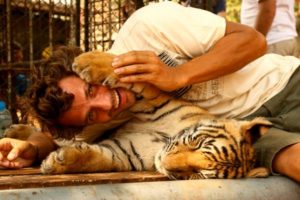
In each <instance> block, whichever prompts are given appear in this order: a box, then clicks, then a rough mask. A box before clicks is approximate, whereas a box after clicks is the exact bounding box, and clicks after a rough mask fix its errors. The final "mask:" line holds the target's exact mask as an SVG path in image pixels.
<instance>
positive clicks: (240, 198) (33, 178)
mask: <svg viewBox="0 0 300 200" xmlns="http://www.w3.org/2000/svg"><path fill="white" fill-rule="evenodd" d="M13 172H15V173H13ZM9 174H10V175H9ZM0 199H1V200H28V199H30V200H52V199H53V200H69V199H70V200H77V199H78V200H100V199H122V200H123V199H124V200H127V199H128V200H132V199H142V200H148V199H149V200H156V199H158V200H170V199H171V200H176V199H180V200H181V199H197V200H202V199H205V200H300V184H298V183H295V182H294V181H292V180H290V179H288V178H285V177H281V176H271V177H269V178H257V179H254V178H251V179H239V180H220V179H215V180H213V179H210V180H187V181H185V180H184V181H183V180H181V181H170V180H168V179H167V178H166V177H164V176H162V175H160V174H157V173H153V172H124V173H95V174H70V175H41V174H40V173H39V171H38V170H37V169H25V170H1V171H0Z"/></svg>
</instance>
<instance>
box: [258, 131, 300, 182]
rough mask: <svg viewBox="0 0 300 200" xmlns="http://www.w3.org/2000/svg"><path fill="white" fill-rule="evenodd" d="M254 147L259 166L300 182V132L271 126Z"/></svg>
mask: <svg viewBox="0 0 300 200" xmlns="http://www.w3.org/2000/svg"><path fill="white" fill-rule="evenodd" d="M254 147H255V150H256V154H257V161H258V165H259V166H265V167H267V168H269V169H270V170H271V172H272V174H282V175H286V176H288V177H290V178H292V179H294V180H296V181H299V182H300V133H291V132H287V131H283V130H280V129H277V128H271V129H269V130H268V131H267V133H266V134H265V135H264V136H263V137H261V138H260V139H259V140H258V141H257V142H256V143H255V145H254Z"/></svg>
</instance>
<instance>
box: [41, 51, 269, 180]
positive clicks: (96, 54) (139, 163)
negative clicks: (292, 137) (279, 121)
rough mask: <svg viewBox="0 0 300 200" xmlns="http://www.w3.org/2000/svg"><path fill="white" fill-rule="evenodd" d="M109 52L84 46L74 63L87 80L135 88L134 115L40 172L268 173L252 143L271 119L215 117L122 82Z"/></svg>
mask: <svg viewBox="0 0 300 200" xmlns="http://www.w3.org/2000/svg"><path fill="white" fill-rule="evenodd" d="M113 57H114V55H112V54H108V53H104V52H100V51H91V52H86V53H83V54H81V55H79V56H78V57H76V58H75V60H74V63H73V66H72V68H73V70H74V71H75V72H76V73H77V74H78V75H79V76H80V77H81V78H82V79H83V80H85V81H87V82H89V83H93V84H106V85H108V86H109V87H125V88H127V89H129V90H131V91H133V92H134V93H135V94H136V96H137V99H138V100H137V103H136V104H135V105H134V106H132V108H131V109H130V112H131V113H132V118H131V119H130V120H129V121H127V122H126V123H124V124H123V125H121V126H119V127H118V128H116V129H113V131H110V133H109V134H108V136H107V137H106V138H102V139H101V140H100V141H97V142H93V143H86V142H78V141H74V142H72V143H71V144H68V145H64V146H61V147H60V148H59V149H57V150H56V151H54V152H51V153H50V154H49V155H48V157H47V158H46V159H45V160H44V161H43V162H42V164H41V171H42V173H44V174H62V173H87V172H88V173H90V172H113V171H118V172H122V171H157V172H159V173H162V174H164V175H166V176H167V177H169V178H170V179H205V178H243V177H266V176H268V175H269V171H268V169H267V168H264V167H256V166H255V152H254V149H253V143H254V142H255V141H256V140H257V139H258V138H259V137H260V136H261V135H262V134H263V132H262V131H260V130H261V128H263V127H270V126H271V125H272V124H271V123H270V122H269V121H267V120H266V119H264V118H261V117H258V118H255V119H253V120H251V121H246V120H235V119H221V118H216V117H215V116H213V115H211V114H209V113H208V112H207V111H206V110H204V109H203V108H201V107H199V106H198V105H195V104H192V103H190V102H186V101H183V100H180V99H177V98H174V97H172V96H171V95H170V94H168V93H165V92H162V91H161V90H159V89H157V88H155V87H153V86H151V85H150V84H144V83H134V84H127V83H126V84H124V83H120V82H118V78H117V77H116V75H115V74H114V73H113V69H112V67H111V63H112V59H113ZM96 126H97V125H96ZM99 126H100V125H99ZM91 130H92V129H91Z"/></svg>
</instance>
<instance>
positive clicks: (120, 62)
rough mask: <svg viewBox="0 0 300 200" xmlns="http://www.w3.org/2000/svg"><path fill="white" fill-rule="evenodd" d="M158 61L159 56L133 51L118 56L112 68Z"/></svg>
mask: <svg viewBox="0 0 300 200" xmlns="http://www.w3.org/2000/svg"><path fill="white" fill-rule="evenodd" d="M156 60H157V56H156V55H155V54H154V53H153V52H151V51H131V52H128V53H124V54H121V55H118V56H116V57H115V58H114V59H113V62H112V66H113V67H114V68H118V67H122V66H125V65H131V64H145V63H151V62H154V61H156Z"/></svg>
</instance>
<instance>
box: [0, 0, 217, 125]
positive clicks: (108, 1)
mask: <svg viewBox="0 0 300 200" xmlns="http://www.w3.org/2000/svg"><path fill="white" fill-rule="evenodd" d="M150 1H159V0H0V100H4V101H5V102H6V103H7V105H8V107H9V109H10V110H11V112H12V114H13V119H14V122H17V119H18V117H17V115H16V113H17V112H16V110H17V108H18V97H19V96H22V95H23V92H24V90H25V88H26V85H28V84H30V71H31V69H32V67H33V66H34V65H35V64H38V63H39V62H40V61H41V59H44V58H47V57H48V56H49V55H50V54H51V52H52V51H53V50H55V49H56V48H57V47H59V46H60V45H76V46H80V47H81V48H82V49H83V50H84V51H88V50H94V49H99V50H103V51H105V50H107V49H109V48H110V46H111V45H112V42H113V40H114V37H115V35H116V33H117V32H118V30H119V29H120V27H121V26H122V24H123V23H124V22H125V20H126V19H127V17H128V16H130V14H131V13H132V12H134V11H135V10H136V9H138V8H140V7H142V6H144V5H146V4H148V3H149V2H150ZM173 1H177V2H181V1H185V2H190V3H191V5H192V4H193V3H194V4H197V5H200V6H202V7H203V6H205V5H206V7H208V5H210V2H211V1H213V0H192V1H190V0H173ZM195 2H196V3H195ZM197 2H198V3H197Z"/></svg>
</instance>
